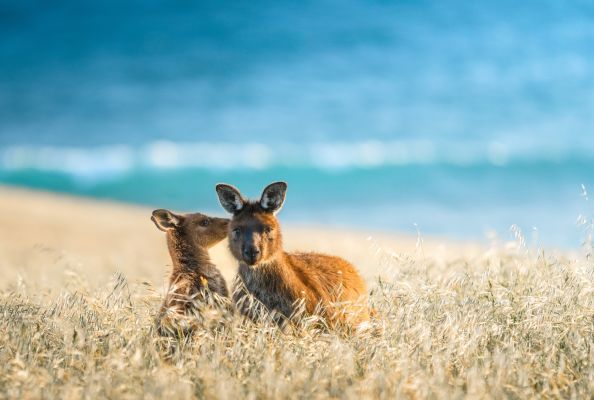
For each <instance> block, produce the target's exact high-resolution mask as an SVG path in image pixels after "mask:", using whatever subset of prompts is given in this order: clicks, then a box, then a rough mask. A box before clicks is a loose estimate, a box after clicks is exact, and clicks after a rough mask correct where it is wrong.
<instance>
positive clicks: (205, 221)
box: [200, 219, 210, 226]
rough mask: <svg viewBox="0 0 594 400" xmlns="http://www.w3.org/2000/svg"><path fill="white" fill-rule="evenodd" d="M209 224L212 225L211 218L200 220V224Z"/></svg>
mask: <svg viewBox="0 0 594 400" xmlns="http://www.w3.org/2000/svg"><path fill="white" fill-rule="evenodd" d="M208 225H210V220H208V219H203V220H202V221H200V226H208Z"/></svg>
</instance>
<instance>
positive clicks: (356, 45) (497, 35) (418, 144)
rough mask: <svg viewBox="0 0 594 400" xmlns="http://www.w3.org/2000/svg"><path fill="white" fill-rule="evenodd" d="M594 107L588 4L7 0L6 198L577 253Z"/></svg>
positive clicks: (0, 4)
mask: <svg viewBox="0 0 594 400" xmlns="http://www.w3.org/2000/svg"><path fill="white" fill-rule="evenodd" d="M593 111H594V6H593V5H592V3H591V2H586V1H583V2H582V1H547V0H539V1H524V2H517V1H507V0H500V1H496V2H482V1H478V2H459V1H439V2H436V1H432V2H429V1H427V2H425V1H398V2H387V1H386V2H384V1H351V0H342V1H328V0H316V1H302V2H298V3H292V2H282V1H270V0H268V1H259V0H254V1H250V2H221V1H212V2H202V1H200V2H199V1H154V0H117V1H115V0H113V1H111V0H103V1H85V0H72V1H65V0H63V1H56V2H51V3H48V2H42V1H28V0H18V1H17V0H14V1H7V0H0V184H9V185H18V186H24V187H31V188H40V189H45V190H51V191H57V192H63V193H69V194H76V195H84V196H91V197H95V198H103V199H112V200H118V201H125V202H132V203H140V204H146V205H150V206H154V207H167V208H173V209H178V210H201V211H205V212H213V213H217V214H222V210H221V208H220V206H219V204H218V201H217V199H216V196H215V192H214V184H215V183H217V182H228V183H232V184H235V185H236V186H238V187H239V188H240V189H241V190H242V191H243V192H244V193H245V194H247V195H249V196H258V195H259V193H260V192H261V190H262V188H263V187H264V185H265V184H267V183H269V182H270V181H272V180H286V181H288V183H289V192H288V197H287V202H286V203H285V207H284V209H283V211H282V213H281V216H282V220H283V221H287V222H291V223H299V224H325V225H331V226H336V227H355V228H365V229H370V230H386V231H394V232H402V233H410V234H416V232H417V229H418V230H420V232H421V233H422V234H427V235H443V236H448V237H453V238H459V239H474V240H477V239H478V240H480V239H484V238H485V237H486V235H487V233H488V232H496V233H497V234H498V235H499V236H500V237H502V238H505V239H507V238H509V237H510V236H511V235H512V233H511V232H510V226H511V225H512V224H516V225H517V226H519V227H520V228H521V229H522V230H523V231H524V233H525V235H526V236H527V237H528V238H532V239H528V241H530V240H536V241H538V243H542V244H546V245H554V246H560V247H577V246H578V245H579V244H580V240H581V239H580V238H582V237H583V234H582V228H583V227H580V226H579V224H578V223H577V219H578V216H579V215H580V214H581V215H585V216H592V215H593V214H594V206H592V204H591V202H592V200H587V198H586V196H585V195H584V190H583V188H582V185H584V186H585V187H586V188H589V187H592V190H594V117H593Z"/></svg>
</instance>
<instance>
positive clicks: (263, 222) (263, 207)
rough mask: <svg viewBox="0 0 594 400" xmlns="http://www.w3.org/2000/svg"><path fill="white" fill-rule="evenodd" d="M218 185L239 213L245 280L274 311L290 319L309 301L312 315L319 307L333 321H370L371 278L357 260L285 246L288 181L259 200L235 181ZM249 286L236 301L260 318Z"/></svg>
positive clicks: (233, 244)
mask: <svg viewBox="0 0 594 400" xmlns="http://www.w3.org/2000/svg"><path fill="white" fill-rule="evenodd" d="M216 190H217V194H218V196H219V200H220V202H221V205H222V206H223V208H224V209H225V210H227V211H228V212H230V213H231V214H233V218H232V220H231V223H230V225H229V247H230V250H231V253H232V254H233V256H234V257H235V258H236V259H237V260H238V261H239V274H238V275H239V278H240V282H239V283H240V284H242V283H243V285H242V287H243V288H244V289H245V290H247V291H248V292H249V293H250V294H251V295H252V296H254V297H255V298H256V299H257V300H259V301H260V302H261V303H262V304H263V305H264V306H266V308H267V309H268V310H269V311H275V312H277V313H280V314H281V315H282V316H284V317H286V318H290V317H291V316H292V315H293V314H294V313H295V311H296V309H297V307H298V303H299V302H303V303H302V304H303V305H304V307H305V311H306V312H307V313H308V314H310V315H311V314H314V313H316V310H319V311H320V313H321V314H322V316H323V317H325V318H326V319H327V321H328V322H329V323H330V325H331V326H335V325H346V326H350V327H352V326H357V327H358V326H361V324H363V323H365V322H367V321H368V320H369V310H368V308H367V305H366V300H367V291H366V287H365V281H364V280H363V278H361V276H360V275H359V273H358V272H357V270H356V269H355V267H354V266H353V265H351V264H350V263H348V262H347V261H345V260H343V259H342V258H339V257H333V256H329V255H324V254H317V253H287V252H285V251H284V250H283V247H282V238H281V229H280V225H279V222H278V220H277V219H276V217H275V213H276V212H278V211H279V210H280V209H281V207H282V205H283V203H284V200H285V194H286V190H287V184H286V183H285V182H276V183H272V184H270V185H268V186H267V187H266V188H265V189H264V191H263V193H262V196H261V197H260V199H259V200H257V201H249V200H246V199H245V198H244V197H243V196H242V195H241V193H240V192H239V190H237V189H236V188H235V187H233V186H230V185H226V184H219V185H217V187H216ZM241 281H242V282H241ZM245 290H242V288H241V287H240V288H238V289H237V290H236V291H235V293H234V295H233V300H234V301H235V303H236V306H237V308H238V309H239V310H240V312H241V313H243V314H244V315H247V316H249V317H251V318H254V317H255V315H253V309H252V308H251V307H250V306H249V304H248V302H246V293H245ZM279 322H280V321H279Z"/></svg>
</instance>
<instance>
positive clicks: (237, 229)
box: [231, 228, 240, 239]
mask: <svg viewBox="0 0 594 400" xmlns="http://www.w3.org/2000/svg"><path fill="white" fill-rule="evenodd" d="M239 232H240V230H239V228H235V229H233V230H232V231H231V235H232V236H233V239H237V238H238V237H239Z"/></svg>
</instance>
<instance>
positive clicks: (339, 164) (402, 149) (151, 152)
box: [0, 141, 594, 178]
mask: <svg viewBox="0 0 594 400" xmlns="http://www.w3.org/2000/svg"><path fill="white" fill-rule="evenodd" d="M591 154H594V152H593V151H592V149H580V151H579V152H578V151H576V150H572V149H570V148H563V147H555V148H542V147H535V146H524V147H522V146H511V145H509V144H506V143H502V142H491V143H487V144H474V145H468V144H464V145H463V144H456V143H448V144H443V143H442V144H439V143H434V142H430V141H390V142H381V141H362V142H325V143H311V144H296V143H279V144H269V145H265V144H260V143H243V144H235V143H208V142H202V143H201V142H197V143H174V142H168V141H157V142H152V143H149V144H147V145H144V146H139V147H133V146H125V145H117V146H103V147H95V148H73V147H47V146H44V147H35V146H12V147H7V148H4V149H0V168H1V169H2V170H4V171H19V170H38V171H53V172H62V173H66V174H71V175H74V176H77V177H82V178H100V177H104V176H113V175H117V174H125V173H127V172H129V171H132V170H136V169H149V170H150V169H173V170H174V169H186V168H203V169H213V170H239V169H248V170H261V169H266V168H272V167H279V166H280V167H283V166H284V167H303V168H316V169H329V170H341V169H354V168H377V167H382V166H414V165H418V166H421V165H425V166H427V165H436V166H439V165H442V166H447V165H452V166H466V167H472V166H474V165H492V166H504V165H506V164H508V163H510V162H514V161H517V162H539V161H544V162H546V161H551V162H560V161H561V162H563V160H566V161H575V160H576V159H577V160H579V159H582V160H583V159H587V160H592V157H591V156H590V155H591Z"/></svg>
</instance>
